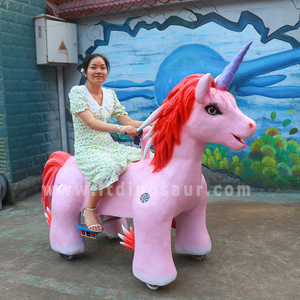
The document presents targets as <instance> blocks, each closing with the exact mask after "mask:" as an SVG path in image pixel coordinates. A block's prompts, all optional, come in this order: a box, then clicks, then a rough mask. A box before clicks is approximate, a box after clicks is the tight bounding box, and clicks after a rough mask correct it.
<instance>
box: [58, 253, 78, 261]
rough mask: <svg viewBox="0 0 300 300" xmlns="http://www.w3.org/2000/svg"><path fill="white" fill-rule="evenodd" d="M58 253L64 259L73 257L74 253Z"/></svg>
mask: <svg viewBox="0 0 300 300" xmlns="http://www.w3.org/2000/svg"><path fill="white" fill-rule="evenodd" d="M59 254H60V256H61V257H62V258H63V259H65V260H71V259H73V257H74V255H67V254H62V253H59Z"/></svg>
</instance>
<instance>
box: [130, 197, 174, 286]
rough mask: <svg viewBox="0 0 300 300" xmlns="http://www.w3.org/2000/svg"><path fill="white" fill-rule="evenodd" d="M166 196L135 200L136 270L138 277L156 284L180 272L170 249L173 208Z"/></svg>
mask: <svg viewBox="0 0 300 300" xmlns="http://www.w3.org/2000/svg"><path fill="white" fill-rule="evenodd" d="M153 198H155V197H153ZM156 200H158V201H156ZM163 200H164V199H150V200H149V203H140V202H139V201H137V202H139V203H137V202H136V203H133V222H134V234H135V251H134V257H133V265H132V269H133V274H134V276H135V277H137V278H138V279H139V280H141V281H143V282H145V283H148V284H151V285H157V286H163V285H166V284H169V283H170V282H172V281H173V280H175V279H176V276H177V271H176V268H175V265H174V262H173V258H172V249H171V223H172V208H171V209H170V208H169V207H167V206H168V205H167V204H166V205H165V203H166V202H165V201H163ZM151 201H153V202H152V203H151ZM157 203H158V204H157ZM159 203H160V207H159ZM161 203H164V205H161ZM158 207H159V208H158ZM168 210H169V211H168Z"/></svg>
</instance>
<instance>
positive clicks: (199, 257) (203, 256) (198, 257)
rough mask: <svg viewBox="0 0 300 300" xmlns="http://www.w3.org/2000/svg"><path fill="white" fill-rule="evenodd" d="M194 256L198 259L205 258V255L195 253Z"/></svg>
mask: <svg viewBox="0 0 300 300" xmlns="http://www.w3.org/2000/svg"><path fill="white" fill-rule="evenodd" d="M193 258H194V259H196V260H199V261H201V260H203V259H204V258H205V255H193Z"/></svg>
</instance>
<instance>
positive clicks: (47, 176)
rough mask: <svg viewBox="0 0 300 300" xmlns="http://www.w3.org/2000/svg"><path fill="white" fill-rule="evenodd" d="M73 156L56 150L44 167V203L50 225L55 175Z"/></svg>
mask: <svg viewBox="0 0 300 300" xmlns="http://www.w3.org/2000/svg"><path fill="white" fill-rule="evenodd" d="M71 156H72V155H71V154H69V153H66V152H62V151H57V152H54V153H52V154H51V155H50V157H49V159H48V161H47V162H46V165H45V167H44V171H43V183H42V203H43V206H44V210H45V217H46V219H47V223H48V225H49V227H50V224H51V211H50V207H51V199H52V191H53V185H54V182H55V177H56V174H57V172H58V171H59V170H60V169H61V167H62V166H63V165H64V164H65V162H66V161H67V160H68V159H69V158H70V157H71Z"/></svg>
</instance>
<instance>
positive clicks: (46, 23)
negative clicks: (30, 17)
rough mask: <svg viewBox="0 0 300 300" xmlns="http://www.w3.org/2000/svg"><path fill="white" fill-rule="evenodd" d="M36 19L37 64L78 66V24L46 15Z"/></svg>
mask: <svg viewBox="0 0 300 300" xmlns="http://www.w3.org/2000/svg"><path fill="white" fill-rule="evenodd" d="M34 19H35V41H36V57H37V64H38V65H52V66H53V65H56V66H59V65H64V64H72V63H75V64H77V63H78V51H77V28H76V24H73V23H67V22H66V21H65V20H63V19H60V18H56V17H53V16H49V15H45V14H43V15H39V16H36V17H35V18H34Z"/></svg>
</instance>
